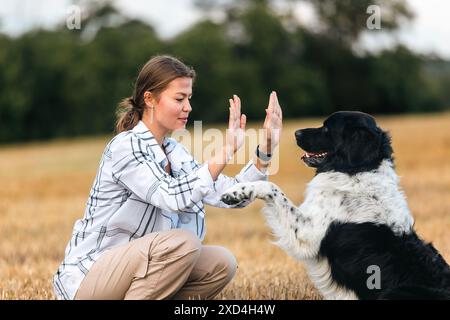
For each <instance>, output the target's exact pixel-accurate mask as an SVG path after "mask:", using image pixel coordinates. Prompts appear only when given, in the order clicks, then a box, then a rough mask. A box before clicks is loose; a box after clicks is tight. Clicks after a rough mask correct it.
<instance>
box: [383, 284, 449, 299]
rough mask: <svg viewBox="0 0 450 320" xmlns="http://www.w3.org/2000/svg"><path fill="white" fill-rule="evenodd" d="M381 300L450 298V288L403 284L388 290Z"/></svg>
mask: <svg viewBox="0 0 450 320" xmlns="http://www.w3.org/2000/svg"><path fill="white" fill-rule="evenodd" d="M378 299H380V300H450V289H449V290H446V289H436V288H428V287H418V286H403V287H397V288H393V289H389V290H386V291H385V292H383V293H382V294H380V296H379V297H378Z"/></svg>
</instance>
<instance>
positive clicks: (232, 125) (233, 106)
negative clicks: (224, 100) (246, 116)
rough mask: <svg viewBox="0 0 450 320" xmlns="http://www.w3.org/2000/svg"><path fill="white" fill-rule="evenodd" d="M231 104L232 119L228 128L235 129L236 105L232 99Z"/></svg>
mask: <svg viewBox="0 0 450 320" xmlns="http://www.w3.org/2000/svg"><path fill="white" fill-rule="evenodd" d="M229 102H230V118H229V121H228V128H230V129H231V128H234V122H235V112H234V110H235V105H234V101H233V100H232V99H230V100H229Z"/></svg>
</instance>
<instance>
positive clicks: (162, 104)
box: [53, 56, 281, 299]
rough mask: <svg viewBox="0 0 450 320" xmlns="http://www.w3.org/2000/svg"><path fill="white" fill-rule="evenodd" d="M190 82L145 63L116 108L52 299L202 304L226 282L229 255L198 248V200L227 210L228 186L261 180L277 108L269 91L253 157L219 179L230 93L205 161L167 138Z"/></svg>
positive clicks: (234, 141) (185, 104) (274, 140)
mask: <svg viewBox="0 0 450 320" xmlns="http://www.w3.org/2000/svg"><path fill="white" fill-rule="evenodd" d="M194 78H195V72H194V71H193V70H192V69H190V68H188V67H187V66H185V65H184V64H183V63H182V62H180V61H179V60H177V59H175V58H173V57H170V56H156V57H153V58H152V59H150V60H149V61H148V62H147V63H146V65H145V66H144V67H143V69H142V70H141V72H140V73H139V76H138V78H137V80H136V83H135V88H134V93H133V96H132V97H130V98H127V99H125V100H124V101H123V102H122V103H121V104H120V105H119V107H120V110H121V112H120V113H119V114H118V121H117V126H116V129H117V131H118V134H117V135H116V136H115V137H114V138H113V139H112V140H111V141H110V142H109V144H108V145H107V146H106V148H105V150H104V152H103V155H102V160H101V162H100V167H99V169H98V172H97V176H96V178H95V181H94V184H93V186H92V189H91V192H90V196H89V199H88V202H87V205H86V210H85V214H84V217H83V218H82V219H80V220H78V221H76V223H75V225H74V230H73V234H72V238H71V240H70V241H69V243H68V245H67V247H66V251H65V258H64V261H63V262H62V264H61V265H60V267H59V269H58V271H57V273H56V274H55V276H54V279H53V280H54V281H53V283H54V289H55V293H56V295H57V297H58V298H60V299H169V298H170V299H189V298H200V299H210V298H213V297H214V296H215V295H217V294H218V293H219V292H220V291H221V290H222V289H223V288H224V287H225V285H226V284H227V283H228V282H230V281H231V279H232V278H233V276H234V274H235V271H236V268H237V265H236V260H235V258H234V256H233V255H232V254H231V253H230V252H229V251H228V250H227V249H225V248H223V247H218V246H206V245H202V243H201V240H202V239H203V238H204V235H205V225H204V214H205V211H204V204H209V205H213V206H217V207H231V206H227V205H225V204H224V203H223V202H221V201H220V195H221V194H222V193H223V192H224V191H225V190H226V189H227V188H228V187H230V186H232V185H233V184H235V183H236V182H237V181H239V182H242V181H256V180H264V179H267V174H266V168H267V166H268V165H269V162H270V153H271V151H272V150H273V148H275V147H276V146H277V145H278V142H279V136H280V129H281V109H280V106H279V104H278V101H277V97H276V94H275V93H274V92H273V93H272V94H271V96H270V102H269V107H268V108H267V109H266V120H265V122H264V128H265V139H263V142H262V143H261V145H260V146H259V149H258V150H257V156H255V157H254V159H253V160H251V161H250V162H249V163H248V164H247V165H246V166H245V167H244V168H243V169H242V171H241V172H240V173H239V174H238V175H237V176H236V177H235V178H230V177H226V176H224V175H222V174H221V172H222V170H223V169H224V167H225V165H226V163H227V161H229V160H230V158H232V156H233V154H234V153H235V152H236V151H237V150H238V149H239V148H240V147H241V146H242V144H243V141H244V130H245V124H246V117H245V115H241V103H240V100H239V98H238V97H237V96H234V97H233V99H230V101H229V103H230V115H229V126H228V130H227V136H226V142H225V145H224V146H223V148H222V149H221V151H220V152H218V153H217V154H216V155H215V156H214V157H212V158H211V159H210V160H208V161H207V162H205V163H204V164H199V163H197V162H196V161H195V160H194V159H193V157H192V156H191V155H190V154H189V152H188V151H187V150H186V149H185V148H184V147H183V146H182V145H181V144H179V143H177V142H176V141H175V140H174V139H171V138H168V135H169V134H170V133H171V132H173V131H175V130H179V129H183V128H184V127H185V125H186V122H187V119H188V116H189V113H190V112H191V110H192V108H191V105H190V102H189V99H190V97H191V95H192V83H193V81H194ZM247 204H248V203H247V202H244V203H240V204H238V205H235V206H233V207H243V206H245V205H247Z"/></svg>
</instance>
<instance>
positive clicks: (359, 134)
mask: <svg viewBox="0 0 450 320" xmlns="http://www.w3.org/2000/svg"><path fill="white" fill-rule="evenodd" d="M295 138H296V139H297V145H298V146H299V147H300V148H302V149H303V150H304V151H305V154H304V155H303V156H302V160H303V161H304V162H305V163H306V165H308V166H310V167H315V168H316V169H317V172H318V173H320V172H326V171H338V172H345V173H348V174H354V173H358V172H364V171H370V170H373V169H376V168H378V166H379V165H380V163H381V162H382V161H383V160H384V159H389V160H392V147H391V141H390V137H389V135H388V134H387V133H386V132H384V131H383V130H381V129H380V128H379V127H378V126H377V124H376V122H375V119H374V118H373V117H372V116H370V115H368V114H365V113H362V112H352V111H339V112H335V113H333V114H332V115H331V116H329V117H328V118H327V119H326V120H325V121H324V123H323V126H322V127H320V128H308V129H301V130H297V131H296V132H295Z"/></svg>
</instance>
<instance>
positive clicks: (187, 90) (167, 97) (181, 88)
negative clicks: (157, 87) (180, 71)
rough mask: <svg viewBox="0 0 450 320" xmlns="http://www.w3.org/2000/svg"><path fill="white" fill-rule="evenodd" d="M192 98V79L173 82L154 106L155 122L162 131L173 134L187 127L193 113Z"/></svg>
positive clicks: (184, 78) (178, 79)
mask: <svg viewBox="0 0 450 320" xmlns="http://www.w3.org/2000/svg"><path fill="white" fill-rule="evenodd" d="M191 96H192V78H188V77H183V78H176V79H174V80H172V81H171V82H170V83H169V85H168V86H167V88H166V89H165V90H164V91H163V92H161V94H160V96H159V100H156V101H155V102H154V104H153V106H154V110H153V112H154V113H153V121H154V122H155V124H156V125H157V126H158V127H159V128H160V129H161V130H162V131H167V132H172V131H176V130H182V129H184V128H185V127H186V123H187V121H188V117H189V113H190V112H191V111H192V108H191V104H190V102H189V99H190V98H191Z"/></svg>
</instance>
